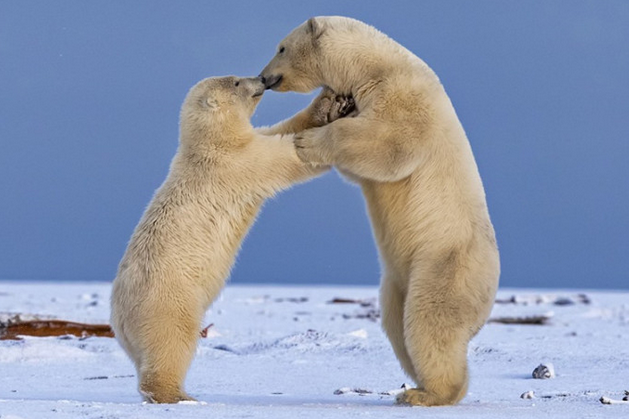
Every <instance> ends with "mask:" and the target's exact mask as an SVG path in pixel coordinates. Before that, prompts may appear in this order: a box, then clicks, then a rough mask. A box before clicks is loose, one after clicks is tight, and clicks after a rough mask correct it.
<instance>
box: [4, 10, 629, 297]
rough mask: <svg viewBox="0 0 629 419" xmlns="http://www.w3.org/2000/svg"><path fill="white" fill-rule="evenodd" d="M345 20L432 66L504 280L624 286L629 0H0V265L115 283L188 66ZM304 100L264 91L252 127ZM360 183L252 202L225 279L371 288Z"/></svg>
mask: <svg viewBox="0 0 629 419" xmlns="http://www.w3.org/2000/svg"><path fill="white" fill-rule="evenodd" d="M336 14H338V15H345V16H351V17H354V18H357V19H360V20H363V21H365V22H367V23H369V24H372V25H374V26H376V27H377V28H379V29H380V30H382V31H383V32H385V33H387V34H388V35H390V36H391V37H392V38H394V39H396V40H397V41H398V42H400V43H401V44H403V45H404V46H406V47H407V48H408V49H410V50H411V51H413V52H414V53H415V54H417V55H418V56H419V57H421V58H422V59H424V61H426V62H427V63H428V64H429V65H430V66H431V67H432V68H433V69H434V70H435V71H436V72H437V74H438V75H439V77H440V78H441V81H442V82H443V84H444V86H445V88H446V91H447V92H448V93H449V95H450V97H451V99H452V101H453V103H454V106H455V108H456V110H457V112H458V115H459V117H460V119H461V121H462V123H463V126H464V127H465V129H466V131H467V133H468V137H469V139H470V142H471V144H472V148H473V150H474V153H475V156H476V159H477V163H478V165H479V169H480V172H481V176H482V178H483V181H484V184H485V188H486V192H487V199H488V203H489V209H490V213H491V216H492V220H493V222H494V225H495V228H496V231H497V237H498V241H499V245H500V251H501V260H502V277H501V285H502V286H519V287H575V288H625V289H626V288H629V214H628V212H629V77H628V76H627V75H628V74H629V2H625V1H604V2H601V1H582V0H575V1H541V0H537V1H528V2H521V1H498V0H496V1H486V0H477V1H474V2H464V1H447V0H446V1H440V0H434V1H408V2H395V1H393V2H369V1H367V2H349V1H338V0H336V1H326V0H323V1H317V2H308V3H300V2H290V1H266V2H245V1H234V2H210V1H186V2H166V1H160V2H157V1H133V2H122V1H110V2H84V1H64V2H47V1H25V2H22V1H4V2H1V3H0V147H1V150H2V151H1V152H0V194H1V195H0V196H2V202H1V205H0V278H4V279H46V280H103V281H108V280H111V279H113V277H114V276H115V273H116V269H117V265H118V262H119V260H120V258H121V257H122V254H123V252H124V250H125V247H126V243H127V241H128V239H129V237H130V235H131V233H132V231H133V228H134V226H135V224H136V223H137V221H138V220H139V218H140V216H141V214H142V211H143V210H144V208H145V206H146V204H147V203H148V202H149V200H150V198H151V196H152V194H153V192H154V190H155V189H156V188H157V187H158V186H159V185H160V184H161V182H162V181H163V179H164V178H165V176H166V173H167V170H168V166H169V163H170V160H171V158H172V156H173V155H174V153H175V150H176V146H177V131H178V112H179V107H180V105H181V102H182V100H183V98H184V96H185V94H186V92H187V90H188V89H189V88H190V87H191V86H192V85H193V84H194V83H195V82H197V81H198V80H200V79H202V78H204V77H208V76H218V75H226V74H237V75H243V76H246V75H256V74H258V73H259V72H260V70H261V69H262V68H263V67H264V65H265V64H266V63H267V61H268V60H270V59H271V57H272V55H273V53H274V49H275V46H276V44H277V43H278V42H279V40H280V39H282V38H283V37H284V36H285V35H286V34H287V33H288V32H289V31H290V30H291V29H292V28H293V27H295V26H297V25H299V24H300V23H301V22H303V21H304V20H306V19H307V18H309V17H310V16H316V15H336ZM310 98H311V96H308V95H298V94H280V93H275V92H269V93H267V94H266V95H265V96H264V98H263V100H262V102H261V104H260V106H259V108H258V111H257V113H256V114H255V115H254V118H253V123H254V125H268V124H272V123H274V122H276V121H278V120H281V119H283V118H286V117H288V116H290V115H292V114H293V113H294V112H296V111H298V110H299V109H301V108H302V107H304V106H306V105H307V104H308V103H309V101H310ZM379 272H380V268H379V264H378V256H377V251H376V248H375V246H374V243H373V240H372V236H371V231H370V228H369V222H368V219H367V217H366V214H365V208H364V203H363V199H362V196H361V193H360V190H359V189H358V188H357V187H355V186H352V185H350V184H348V183H347V182H345V181H344V180H342V179H341V178H340V177H339V176H338V175H337V174H335V173H330V174H328V175H326V176H324V177H322V178H319V179H316V180H314V181H312V182H310V183H308V184H306V185H301V186H297V187H295V188H293V189H291V190H290V191H287V192H285V193H283V194H282V195H280V196H278V197H277V198H276V199H274V200H273V201H270V202H268V203H267V205H266V206H265V208H264V209H263V211H262V213H261V215H260V217H259V219H258V222H257V223H256V225H255V226H254V228H253V230H252V232H251V234H250V235H249V237H248V238H247V240H246V241H245V244H244V246H243V249H242V251H241V253H240V255H239V257H238V261H237V264H236V267H235V269H234V272H233V276H232V281H233V282H238V283H242V282H274V283H309V284H317V283H321V284H324V283H337V284H376V283H377V282H378V279H379Z"/></svg>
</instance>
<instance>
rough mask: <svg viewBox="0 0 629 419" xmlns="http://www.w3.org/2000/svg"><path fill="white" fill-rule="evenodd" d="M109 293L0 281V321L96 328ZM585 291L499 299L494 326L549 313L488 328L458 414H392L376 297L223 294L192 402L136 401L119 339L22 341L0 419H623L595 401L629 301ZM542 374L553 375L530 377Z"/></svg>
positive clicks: (607, 385)
mask: <svg viewBox="0 0 629 419" xmlns="http://www.w3.org/2000/svg"><path fill="white" fill-rule="evenodd" d="M109 291H110V285H109V284H95V283H86V284H78V283H65V284H41V283H27V282H24V283H17V282H0V312H2V315H4V316H8V315H10V314H7V313H22V314H24V315H39V316H46V317H47V318H48V317H53V318H60V319H64V320H73V321H80V322H93V323H105V322H107V321H108V317H109ZM584 294H586V296H587V299H585V298H583V297H582V296H579V295H578V293H575V292H573V291H566V292H548V291H543V292H536V291H531V290H502V291H501V292H500V293H499V296H498V299H499V300H500V303H499V304H496V306H495V307H494V311H493V314H492V316H493V317H506V316H508V317H514V318H525V317H527V316H534V315H538V314H543V313H547V312H548V311H551V310H552V311H553V312H554V316H553V317H552V319H551V320H550V322H549V323H548V324H546V325H518V324H500V323H490V324H488V325H486V326H485V328H484V329H483V330H482V331H481V332H480V334H479V335H478V336H477V337H476V338H475V339H474V340H473V341H472V343H471V345H470V348H469V360H470V370H471V377H472V380H471V383H470V390H469V393H468V395H467V397H466V398H465V399H464V400H463V401H462V402H461V403H460V404H459V405H458V406H454V407H438V408H422V407H414V408H411V407H401V406H395V405H394V404H393V401H394V399H395V394H396V393H397V392H398V389H399V388H400V386H401V385H402V384H403V383H405V382H406V383H410V380H409V379H408V378H407V377H405V376H404V374H403V373H402V371H401V369H400V367H399V366H398V363H397V360H396V359H395V357H394V355H393V352H392V350H391V348H390V346H389V343H388V341H387V339H386V337H385V336H384V334H383V333H382V331H381V328H380V324H379V320H378V318H377V317H378V316H377V314H378V307H377V304H374V303H369V302H370V301H374V299H375V298H376V297H377V290H376V289H375V288H356V287H321V288H317V287H273V286H255V287H254V286H228V287H227V289H226V290H225V291H224V293H223V295H222V297H221V298H220V299H219V300H218V301H217V302H216V303H215V304H214V306H213V307H212V309H211V310H210V311H208V313H207V315H206V318H205V322H204V325H203V326H204V327H205V326H207V325H210V324H213V325H212V326H211V327H210V328H209V329H208V336H207V337H206V338H203V339H200V340H199V346H198V350H197V355H196V358H195V360H194V363H193V365H192V367H191V369H190V372H189V374H188V378H187V381H186V387H187V390H188V392H189V393H190V394H191V395H193V396H194V397H196V398H197V399H198V400H199V401H200V403H181V404H177V405H148V404H143V403H142V402H141V399H140V396H139V395H138V393H137V391H136V378H135V371H134V369H133V366H132V365H131V363H130V362H129V361H128V360H127V358H126V356H125V354H124V353H123V351H122V349H121V348H120V347H119V346H118V344H117V342H116V341H115V340H114V339H110V338H88V339H79V338H74V337H73V338H28V337H27V338H25V339H24V340H22V341H0V418H2V419H9V418H11V419H40V418H42V419H43V418H46V419H48V418H59V419H63V418H94V419H96V418H107V419H114V418H134V419H137V418H158V419H159V418H208V417H216V418H246V417H253V418H274V419H276V418H280V419H281V418H290V419H294V418H317V419H322V418H332V419H334V418H343V419H347V418H354V417H361V418H363V417H373V418H416V417H431V418H481V417H482V418H484V419H492V418H507V417H508V418H510V419H514V418H527V419H528V418H533V417H550V418H576V417H578V418H597V417H600V418H603V417H604V418H614V417H618V418H627V417H629V404H627V403H614V404H612V405H606V404H602V403H601V402H600V399H601V397H603V396H604V397H606V398H608V399H611V400H622V398H623V395H624V390H626V389H627V390H629V293H610V292H605V293H602V292H585V293H584ZM514 296H515V298H511V297H514ZM334 298H342V299H349V300H354V301H355V303H335V304H331V303H329V301H331V300H333V299H334ZM360 302H363V304H360ZM365 302H367V303H365ZM0 318H2V317H0ZM542 363H543V364H546V365H547V364H549V363H552V365H553V366H554V369H555V374H556V376H555V377H554V378H552V379H550V380H536V379H533V378H532V376H531V372H532V371H533V370H534V369H535V368H536V366H538V365H540V364H542ZM525 393H526V394H528V395H529V396H530V398H521V396H523V395H524V394H525Z"/></svg>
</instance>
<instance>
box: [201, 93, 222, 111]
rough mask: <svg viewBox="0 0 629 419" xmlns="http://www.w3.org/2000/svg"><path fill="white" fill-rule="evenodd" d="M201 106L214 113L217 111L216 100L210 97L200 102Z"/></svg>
mask: <svg viewBox="0 0 629 419" xmlns="http://www.w3.org/2000/svg"><path fill="white" fill-rule="evenodd" d="M201 105H202V106H203V107H204V108H206V109H208V110H210V111H214V110H216V109H218V100H216V99H215V98H213V97H212V96H206V97H205V98H203V99H202V100H201Z"/></svg>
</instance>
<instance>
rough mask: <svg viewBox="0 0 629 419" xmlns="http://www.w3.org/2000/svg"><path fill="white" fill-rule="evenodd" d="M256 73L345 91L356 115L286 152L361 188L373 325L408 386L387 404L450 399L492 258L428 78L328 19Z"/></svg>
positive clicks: (354, 27) (494, 276)
mask: <svg viewBox="0 0 629 419" xmlns="http://www.w3.org/2000/svg"><path fill="white" fill-rule="evenodd" d="M261 76H262V77H263V78H264V79H265V84H266V86H267V88H271V89H273V90H276V91H297V92H308V91H311V90H313V89H314V88H316V87H318V86H327V87H329V88H331V89H332V90H334V91H335V92H337V93H338V94H343V95H351V96H353V98H354V100H355V104H356V111H357V112H358V115H357V116H355V117H353V118H343V119H339V120H337V121H335V122H333V123H331V124H329V125H326V126H323V127H320V128H314V129H311V130H308V131H305V132H304V133H302V134H299V135H298V136H297V137H296V140H295V146H296V147H297V153H298V155H299V157H300V158H301V159H302V160H304V161H305V162H309V163H313V164H323V165H334V166H335V167H336V168H337V169H338V170H339V171H340V172H341V173H342V174H344V175H346V176H347V177H348V178H349V179H350V180H353V181H355V182H357V183H358V184H359V185H360V187H361V188H362V191H363V194H364V196H365V200H366V203H367V207H368V213H369V216H370V219H371V224H372V228H373V233H374V236H375V239H376V241H377V243H378V248H379V254H380V259H381V263H382V265H383V276H382V279H381V290H380V301H381V306H382V325H383V328H384V330H385V332H386V334H387V336H388V338H389V340H390V341H391V344H392V346H393V349H394V352H395V354H396V356H397V358H398V359H399V361H400V364H401V366H402V367H403V369H404V371H405V372H406V373H407V374H408V375H409V376H410V377H411V378H413V379H414V381H415V382H416V383H417V388H414V389H409V390H407V391H405V392H404V393H402V394H400V396H399V397H398V400H397V401H398V403H400V404H411V405H424V406H433V405H449V404H455V403H457V402H459V401H460V400H461V399H462V398H463V397H464V396H465V394H466V392H467V387H468V367H467V346H468V343H469V341H470V339H471V338H472V337H473V336H474V335H475V334H476V333H477V332H478V331H479V329H480V328H481V327H482V326H483V324H484V323H485V321H486V319H487V317H488V315H489V313H490V310H491V307H492V304H493V300H494V296H495V293H496V289H497V286H498V277H499V273H500V263H499V258H498V249H497V245H496V239H495V234H494V229H493V226H492V224H491V221H490V219H489V214H488V210H487V204H486V201H485V193H484V189H483V185H482V183H481V179H480V176H479V173H478V169H477V167H476V163H475V160H474V156H473V154H472V150H471V148H470V144H469V142H468V140H467V137H466V135H465V132H464V130H463V128H462V126H461V124H460V122H459V120H458V118H457V115H456V113H455V111H454V108H453V106H452V104H451V102H450V99H449V98H448V96H447V94H446V92H445V90H444V88H443V86H442V85H441V83H440V81H439V79H438V78H437V76H436V75H435V73H434V72H433V71H432V70H431V69H430V68H429V67H428V66H427V65H426V64H425V63H424V62H423V61H422V60H421V59H419V58H418V57H416V56H415V55H414V54H412V53H411V52H410V51H408V50H407V49H405V48H404V47H402V46H401V45H399V44H398V43H396V42H395V41H393V40H392V39H390V38H389V37H387V36H386V35H384V34H383V33H381V32H379V31H378V30H376V29H375V28H373V27H371V26H369V25H367V24H365V23H363V22H360V21H357V20H354V19H350V18H345V17H336V16H334V17H317V18H312V19H310V20H308V21H307V22H305V23H304V24H302V25H300V26H299V27H297V28H296V29H294V30H293V31H292V32H291V33H290V34H289V35H288V36H287V37H286V38H285V39H284V40H282V41H281V42H280V43H279V45H278V47H277V53H276V55H275V56H274V57H273V59H272V60H271V61H270V62H269V64H268V65H267V66H266V67H265V68H264V70H263V71H262V73H261Z"/></svg>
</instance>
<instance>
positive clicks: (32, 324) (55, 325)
mask: <svg viewBox="0 0 629 419" xmlns="http://www.w3.org/2000/svg"><path fill="white" fill-rule="evenodd" d="M212 326H214V323H211V324H210V325H208V326H207V327H206V328H204V329H203V330H201V332H200V333H199V334H200V336H201V337H202V338H206V337H207V333H208V330H209V329H210V328H211V327H212ZM67 335H71V336H77V337H80V338H87V337H92V336H97V337H104V338H113V337H114V331H113V330H112V329H111V326H109V325H108V324H88V323H77V322H69V321H65V320H28V321H22V320H20V316H19V315H17V316H14V318H12V319H10V320H9V321H8V322H6V323H4V322H2V323H0V340H22V338H21V337H20V336H36V337H46V336H67Z"/></svg>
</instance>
